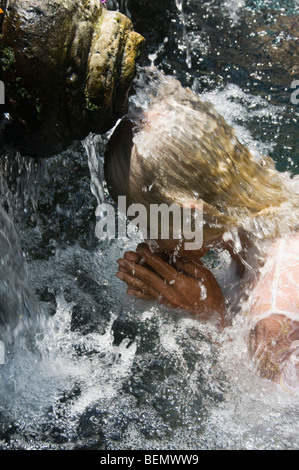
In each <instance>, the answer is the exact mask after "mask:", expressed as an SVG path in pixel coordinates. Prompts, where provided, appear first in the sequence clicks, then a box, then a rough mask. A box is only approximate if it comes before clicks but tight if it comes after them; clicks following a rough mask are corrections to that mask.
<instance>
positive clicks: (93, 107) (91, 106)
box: [85, 93, 101, 112]
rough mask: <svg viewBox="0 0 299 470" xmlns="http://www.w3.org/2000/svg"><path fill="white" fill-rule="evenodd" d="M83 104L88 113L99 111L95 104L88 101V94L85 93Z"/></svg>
mask: <svg viewBox="0 0 299 470" xmlns="http://www.w3.org/2000/svg"><path fill="white" fill-rule="evenodd" d="M85 103H86V109H88V111H92V112H95V111H99V110H100V109H101V108H100V107H99V106H97V105H96V104H94V103H92V102H91V101H90V98H89V95H88V93H85Z"/></svg>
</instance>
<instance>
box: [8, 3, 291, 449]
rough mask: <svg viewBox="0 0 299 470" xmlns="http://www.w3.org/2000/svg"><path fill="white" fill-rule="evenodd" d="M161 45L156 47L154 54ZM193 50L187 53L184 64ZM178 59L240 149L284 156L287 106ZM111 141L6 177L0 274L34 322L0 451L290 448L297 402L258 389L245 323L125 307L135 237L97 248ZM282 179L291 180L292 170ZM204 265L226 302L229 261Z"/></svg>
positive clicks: (11, 367) (274, 390) (19, 359)
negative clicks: (125, 278)
mask: <svg viewBox="0 0 299 470" xmlns="http://www.w3.org/2000/svg"><path fill="white" fill-rule="evenodd" d="M107 3H108V6H109V2H107ZM110 3H112V2H110ZM114 3H116V2H114ZM123 3H125V4H126V5H127V2H123ZM214 3H215V2H214ZM216 3H217V2H216ZM216 3H215V4H216ZM220 3H222V2H220ZM243 3H244V2H238V6H241V7H242V6H243ZM256 3H258V2H256ZM268 3H269V2H268ZM272 3H273V2H272ZM210 4H211V5H212V4H213V2H210ZM223 4H224V5H226V6H227V9H226V10H225V15H228V16H230V18H231V20H233V21H234V22H236V23H237V22H238V17H239V14H240V12H239V11H238V9H233V5H231V6H229V5H228V2H223ZM126 5H123V7H125V6H126ZM178 5H179V6H180V5H181V6H182V5H183V4H182V2H178ZM187 6H188V7H189V10H188V11H189V12H190V2H189V1H188V2H186V4H185V6H184V15H185V22H186V28H187V27H188V37H189V38H190V37H191V38H192V39H197V40H198V42H197V45H196V47H198V48H199V49H200V47H201V49H200V50H201V51H205V52H206V53H208V49H209V47H210V43H209V41H207V42H206V43H205V44H203V42H202V37H200V38H199V36H198V35H196V34H197V33H196V34H195V33H194V35H193V36H192V34H193V33H192V31H191V30H190V22H189V18H188V14H189V13H188V14H187V9H186V7H187ZM197 6H198V5H197ZM212 6H213V5H212ZM174 8H175V9H176V14H177V15H178V17H180V14H181V11H180V10H179V9H178V7H177V5H175V7H174ZM231 9H233V11H232V10H231ZM223 11H224V10H223ZM212 13H213V12H212V10H211V13H210V14H211V15H212ZM180 18H181V17H180ZM180 25H181V26H183V25H182V23H180ZM190 35H191V36H190ZM190 44H191V46H190V47H191V48H192V42H190ZM172 45H173V43H172V44H171V46H172ZM168 46H169V43H167V42H163V47H162V48H160V49H159V51H158V54H157V57H158V55H160V54H162V56H163V53H165V49H166V47H168ZM199 46H200V47H199ZM159 47H160V45H157V50H158V48H159ZM195 52H196V51H193V50H192V49H191V50H190V53H192V54H193V55H192V66H193V67H194V62H195V60H194V58H196V55H195ZM185 54H186V49H185V48H184V61H183V62H184V64H185V66H186V69H185V72H184V73H185V75H184V77H183V78H185V79H186V80H185V81H188V80H189V81H190V83H191V85H193V84H194V88H196V91H198V92H202V94H203V99H204V100H207V101H211V102H212V103H213V104H214V106H215V107H216V109H217V110H218V111H219V112H220V114H222V115H223V116H224V117H225V119H226V120H227V121H228V122H229V124H232V125H233V126H234V127H235V128H236V131H237V134H238V137H239V139H240V140H241V141H242V142H243V143H244V144H245V145H248V146H249V147H250V148H251V149H254V150H255V151H256V152H257V153H266V152H267V151H268V153H275V152H277V153H278V154H279V153H280V151H279V150H277V146H278V143H279V142H278V138H276V137H275V136H276V132H274V131H273V132H272V130H273V128H275V130H276V131H277V129H278V127H279V128H282V127H283V126H284V124H285V123H284V120H285V118H284V116H285V111H286V105H285V103H283V104H281V103H277V102H276V103H271V102H269V100H267V99H266V97H265V96H264V95H263V97H259V96H258V95H257V94H256V93H255V91H254V90H253V92H252V93H250V92H248V91H244V89H243V88H242V87H241V84H240V85H237V84H236V83H233V82H228V83H226V84H225V83H222V82H221V83H220V84H219V83H217V81H216V82H215V79H214V78H211V76H210V75H207V76H204V77H202V76H200V75H199V74H198V73H197V72H195V73H194V75H193V76H192V77H191V79H190V76H189V75H188V74H189V72H190V69H189V66H188V64H186V61H185V58H186V56H185ZM155 62H157V63H158V62H159V61H158V60H157V61H156V59H155ZM166 65H167V64H166ZM203 78H204V80H206V82H204V80H203ZM196 80H198V81H197V82H196ZM203 83H208V86H207V88H206V89H204V90H203V86H202V84H203ZM146 86H147V84H146V82H145V81H142V82H141V83H140V89H141V91H142V89H143V91H144V93H143V94H142V93H141V94H140V95H138V100H141V101H138V102H136V104H138V105H139V106H140V105H141V106H142V107H143V106H146V93H145V92H146ZM134 99H135V100H136V99H137V98H136V96H135V98H133V97H132V100H134ZM256 122H258V123H259V127H260V128H261V130H260V134H259V133H257V131H256ZM286 124H288V122H287V123H286ZM271 126H272V127H271ZM277 133H278V131H277ZM290 133H291V131H290ZM269 135H270V137H268V136H269ZM272 136H274V137H273V138H272ZM106 142H107V136H103V137H99V136H93V135H90V136H89V137H88V138H87V139H86V140H85V141H84V142H83V143H82V144H79V145H76V146H74V147H72V148H71V149H69V150H68V151H67V152H65V153H62V154H61V155H59V156H55V157H53V158H51V159H48V160H47V161H45V162H44V163H43V165H42V168H39V169H36V168H34V165H33V164H32V162H31V166H30V165H29V160H22V158H21V157H20V156H16V159H15V160H14V161H15V162H16V167H18V168H21V169H22V176H20V177H19V179H17V184H16V185H14V184H13V182H14V176H13V174H12V173H13V172H12V171H10V169H9V168H8V169H7V171H6V174H5V175H4V174H3V176H1V202H2V203H3V204H5V205H6V208H7V209H8V212H9V215H10V217H11V218H14V220H17V223H16V226H17V230H18V232H19V234H20V240H19V239H18V237H17V236H16V232H15V229H14V228H13V226H12V222H11V221H9V219H8V220H7V216H6V215H4V218H5V223H3V224H2V225H1V230H0V237H2V238H3V240H4V238H5V237H6V239H8V240H9V244H8V245H5V244H4V243H3V244H1V250H3V247H4V246H8V247H9V246H10V248H9V249H8V251H7V253H8V254H9V256H8V257H7V258H6V259H7V260H8V261H7V263H6V264H5V265H3V264H2V265H1V268H0V275H1V274H2V272H3V273H4V272H5V273H6V274H5V276H6V277H8V278H10V279H15V280H17V281H18V282H17V285H16V284H13V286H12V289H11V293H13V294H16V298H17V301H18V302H19V301H20V297H19V296H18V294H19V293H20V285H21V291H22V289H23V291H22V292H25V293H26V295H24V296H23V300H24V298H25V299H26V308H24V310H23V314H24V316H25V318H26V315H27V314H28V310H29V311H33V310H34V309H33V305H35V297H34V296H33V294H32V292H34V294H36V296H37V297H38V299H39V307H40V308H41V309H42V312H43V314H42V315H41V316H40V317H39V320H38V321H37V323H38V325H39V327H38V328H37V331H34V332H33V335H32V338H31V339H32V341H30V344H28V342H26V339H27V337H26V335H25V336H22V335H21V336H19V335H16V336H15V342H14V348H13V349H10V350H9V354H6V357H5V364H0V373H1V376H0V418H1V424H0V447H1V448H2V449H64V448H65V449H104V448H105V449H108V450H109V449H120V450H127V449H144V450H147V449H148V450H149V449H156V450H159V449H176V450H188V449H191V450H197V449H297V448H298V446H299V438H298V436H299V433H298V431H299V430H298V423H299V419H298V415H299V408H298V397H297V396H296V394H294V395H291V394H288V393H286V392H285V391H283V390H281V389H279V388H278V387H277V386H276V385H275V384H273V383H271V382H268V381H266V380H262V379H260V378H259V376H258V374H257V372H256V370H255V366H254V364H253V363H252V362H251V360H250V357H249V354H248V348H247V342H246V334H245V333H246V325H245V324H244V322H243V321H242V316H241V315H239V316H237V317H236V318H235V321H234V323H233V325H232V326H231V327H229V328H227V329H226V330H225V331H224V332H222V333H219V331H218V330H217V329H216V328H215V327H214V326H213V325H210V324H206V323H200V322H198V321H197V320H196V319H194V318H192V317H191V316H189V315H188V314H185V313H183V312H175V311H170V310H168V309H167V308H165V307H161V306H157V305H156V304H154V303H151V302H143V301H139V300H132V299H130V298H128V297H127V296H126V294H125V286H124V285H123V284H122V283H121V282H120V281H119V280H117V279H116V278H115V277H114V273H115V271H116V266H117V265H116V262H115V260H117V259H118V258H119V257H121V256H123V253H124V252H125V251H127V250H130V249H134V248H135V247H136V244H137V243H138V242H139V241H140V240H141V238H140V236H139V234H136V236H135V239H130V240H129V239H128V240H116V241H111V242H108V241H105V242H99V241H97V240H95V239H94V228H95V220H94V212H95V208H96V204H98V203H99V201H101V202H102V201H103V200H104V201H105V200H110V199H109V195H108V194H107V190H106V187H105V181H104V178H103V169H102V162H103V154H104V151H105V146H106ZM290 152H291V153H290V154H287V153H286V154H285V155H286V158H285V159H287V157H289V155H291V158H292V161H293V158H294V157H293V154H292V150H291V151H290ZM280 157H281V155H280V154H279V158H280ZM277 158H278V157H277ZM279 161H280V160H279ZM284 168H286V167H284ZM287 169H289V170H296V164H295V163H294V165H291V164H289V166H288V167H287ZM10 173H11V174H10ZM37 175H38V178H37V177H36V176H37ZM33 181H34V182H35V184H34V185H33ZM22 192H23V193H25V201H24V200H23V199H22ZM24 209H26V210H24ZM0 215H1V214H0ZM0 220H2V219H0ZM91 234H93V236H91ZM4 235H5V237H4ZM2 238H1V239H2ZM13 241H14V242H13ZM22 251H24V252H25V254H26V259H27V266H23V263H24V256H23V255H22ZM1 253H2V251H1ZM17 253H19V255H18V256H17V255H16V254H17ZM213 256H214V257H213V258H210V259H209V260H208V261H209V262H210V264H211V266H210V267H211V269H212V270H213V272H214V274H215V276H216V277H217V279H218V280H219V282H220V283H221V285H222V287H223V289H224V290H226V291H227V292H231V290H234V289H235V285H234V282H235V278H234V276H233V274H232V269H231V266H230V259H229V258H225V256H222V255H220V254H218V253H214V254H213ZM18 263H19V264H18ZM20 266H22V268H20ZM4 268H5V269H6V271H5V270H4ZM7 273H9V274H7ZM12 273H14V275H12ZM26 273H27V276H26ZM6 281H7V280H6ZM21 281H22V282H21ZM0 282H3V283H4V282H5V280H4V281H3V280H2V278H1V280H0ZM3 285H4V284H3ZM1 286H2V284H1ZM18 305H21V306H23V307H24V305H23V303H22V302H20V303H19V304H18ZM4 334H5V332H2V335H4ZM0 339H1V338H0Z"/></svg>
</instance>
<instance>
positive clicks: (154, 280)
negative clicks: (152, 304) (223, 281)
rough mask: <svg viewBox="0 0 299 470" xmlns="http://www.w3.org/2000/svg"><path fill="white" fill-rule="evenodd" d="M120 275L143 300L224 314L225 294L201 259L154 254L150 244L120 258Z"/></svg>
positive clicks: (130, 291) (204, 314) (207, 314)
mask: <svg viewBox="0 0 299 470" xmlns="http://www.w3.org/2000/svg"><path fill="white" fill-rule="evenodd" d="M117 262H118V265H119V269H118V272H117V273H116V277H118V278H119V279H121V280H122V281H124V282H125V283H126V284H127V286H128V289H127V293H128V294H131V295H134V296H135V297H138V298H140V299H146V300H153V299H155V300H157V301H158V302H159V303H162V304H165V305H167V306H170V307H172V308H177V307H180V308H182V309H184V310H188V311H190V312H193V313H196V314H199V315H200V316H201V318H209V317H211V315H213V314H215V313H217V314H218V316H220V317H221V318H223V316H224V300H223V295H222V292H221V289H220V286H219V285H218V283H217V281H216V279H215V278H214V276H213V274H212V273H211V272H210V270H209V269H208V268H207V267H206V266H205V265H204V264H203V263H202V262H201V261H200V260H199V261H197V262H195V261H188V262H186V261H184V260H183V259H182V258H179V257H177V258H176V260H172V261H171V258H169V259H167V258H166V256H165V253H159V252H155V253H153V252H152V251H151V249H150V247H149V245H147V244H146V243H141V244H139V245H138V247H137V250H136V252H134V251H127V252H126V253H125V254H124V257H123V258H121V259H119V260H118V261H117Z"/></svg>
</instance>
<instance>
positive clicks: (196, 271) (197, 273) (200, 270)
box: [174, 259, 208, 279]
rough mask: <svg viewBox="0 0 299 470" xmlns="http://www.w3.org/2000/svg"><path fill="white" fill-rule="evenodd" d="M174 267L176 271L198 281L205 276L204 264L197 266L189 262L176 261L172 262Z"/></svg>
mask: <svg viewBox="0 0 299 470" xmlns="http://www.w3.org/2000/svg"><path fill="white" fill-rule="evenodd" d="M174 265H175V266H176V267H177V269H178V270H180V271H183V272H184V273H186V274H189V275H190V276H192V277H194V278H196V279H200V278H202V277H203V275H205V274H206V270H207V269H208V268H206V267H205V266H204V264H199V263H198V264H197V263H195V262H193V261H191V262H185V261H182V260H180V259H177V260H176V261H174Z"/></svg>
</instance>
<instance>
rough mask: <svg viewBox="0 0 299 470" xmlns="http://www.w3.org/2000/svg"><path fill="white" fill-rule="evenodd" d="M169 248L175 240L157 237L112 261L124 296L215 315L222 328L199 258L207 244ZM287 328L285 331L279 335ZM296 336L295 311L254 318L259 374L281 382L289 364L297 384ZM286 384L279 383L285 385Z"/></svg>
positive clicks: (215, 291) (217, 293)
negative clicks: (154, 241) (193, 248)
mask: <svg viewBox="0 0 299 470" xmlns="http://www.w3.org/2000/svg"><path fill="white" fill-rule="evenodd" d="M175 247H176V243H175V241H165V240H163V241H159V247H158V248H153V247H152V246H151V244H150V243H149V244H147V243H141V244H140V245H138V247H137V249H136V252H134V251H128V252H126V253H125V254H124V257H123V258H121V259H119V260H118V261H117V263H118V272H117V273H116V277H118V278H119V279H120V280H122V281H124V282H125V283H126V284H127V286H128V289H127V293H128V294H129V295H133V296H135V297H137V298H139V299H144V300H156V301H158V302H159V303H161V304H164V305H167V306H169V307H172V308H182V309H184V310H187V311H189V312H191V313H194V314H195V315H196V317H198V318H199V319H204V320H206V319H209V318H211V317H213V318H215V314H216V317H217V320H218V322H219V325H220V326H221V327H225V326H226V325H227V324H226V320H225V302H224V298H223V294H222V291H221V288H220V286H219V284H218V283H217V281H216V279H215V277H214V276H213V274H212V273H211V271H210V270H209V269H208V268H207V267H206V266H205V265H204V264H203V262H202V261H201V258H202V256H204V254H205V253H206V252H207V251H209V249H210V248H212V247H211V246H205V247H203V248H202V249H201V250H197V251H184V250H182V249H181V250H179V251H178V254H176V256H175V257H173V256H172V255H173V252H174V249H175ZM223 249H228V251H230V252H231V254H232V256H233V257H234V258H235V259H236V260H237V261H238V256H236V255H234V253H233V252H232V251H231V250H230V247H229V246H228V245H226V246H225V247H224V246H223ZM239 262H240V260H239ZM242 268H244V266H243V265H242V264H241V262H240V264H239V272H240V275H242V274H243V272H244V269H242ZM203 286H204V287H203ZM290 329H291V330H292V331H291V334H285V332H286V331H287V330H290ZM298 340H299V315H298V322H296V321H295V322H291V320H290V319H288V318H287V317H284V316H283V315H275V314H273V315H271V316H269V317H268V318H264V319H261V320H260V321H258V322H257V323H256V325H255V327H254V329H253V330H252V331H251V332H250V353H251V355H252V356H254V357H255V359H256V360H257V362H258V366H259V369H260V372H261V375H262V376H263V377H265V378H268V379H271V380H273V381H275V382H280V383H281V385H283V381H282V376H283V375H286V374H287V375H289V373H288V372H287V371H288V369H289V368H290V367H291V368H292V370H293V372H292V375H293V376H295V381H296V383H297V384H298V383H299V380H298V378H299V363H298V362H297V363H292V364H290V361H291V356H292V349H291V344H292V342H294V341H298ZM273 358H275V360H274V359H273ZM284 382H285V380H284ZM292 385H294V384H290V386H284V388H286V389H289V388H291V387H292Z"/></svg>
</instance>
